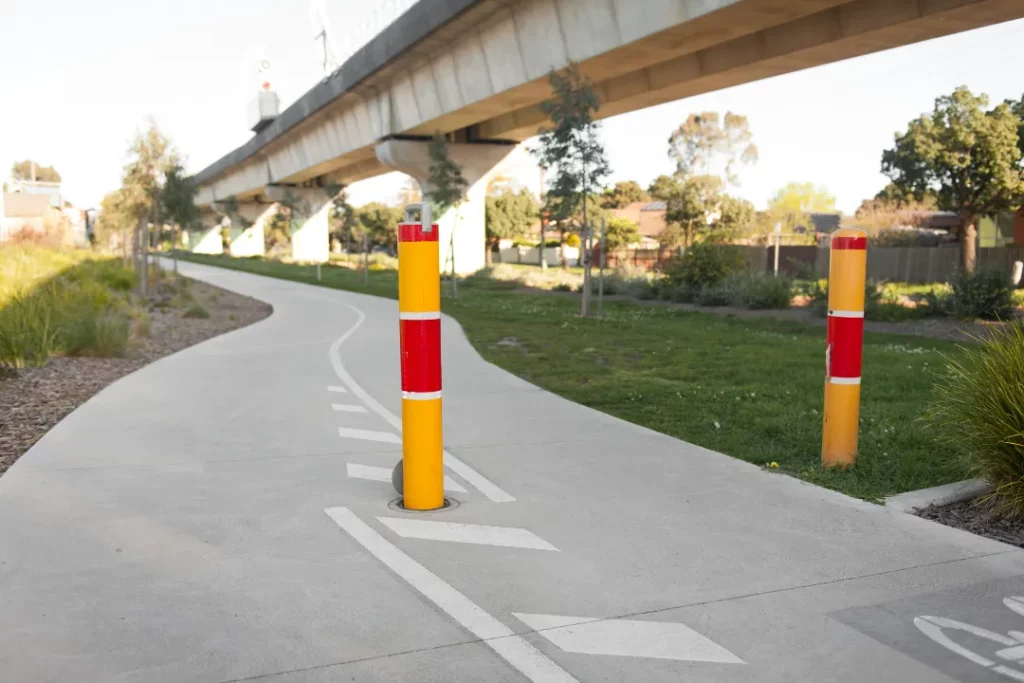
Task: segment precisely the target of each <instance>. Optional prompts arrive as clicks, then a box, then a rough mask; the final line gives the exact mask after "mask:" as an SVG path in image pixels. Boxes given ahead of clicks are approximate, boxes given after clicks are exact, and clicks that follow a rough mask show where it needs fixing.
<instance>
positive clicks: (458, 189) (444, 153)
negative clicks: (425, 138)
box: [427, 133, 469, 298]
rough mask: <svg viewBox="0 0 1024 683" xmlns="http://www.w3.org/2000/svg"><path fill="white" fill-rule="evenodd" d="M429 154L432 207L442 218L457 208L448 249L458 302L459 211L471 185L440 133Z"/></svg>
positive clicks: (452, 281)
mask: <svg viewBox="0 0 1024 683" xmlns="http://www.w3.org/2000/svg"><path fill="white" fill-rule="evenodd" d="M427 152H428V153H429V154H430V170H429V171H428V173H427V186H428V187H429V188H430V192H429V195H430V203H431V204H432V205H433V206H432V208H433V210H434V215H435V216H441V215H442V214H443V213H444V212H445V211H447V210H448V209H450V208H452V207H455V220H454V222H453V223H452V236H451V242H450V244H449V246H448V249H449V255H450V259H451V264H452V271H451V273H452V277H451V283H452V297H453V298H455V297H458V295H459V285H458V280H457V278H456V276H455V272H456V271H455V230H456V228H458V226H459V207H461V206H462V202H463V200H464V199H465V198H466V188H468V187H469V183H468V182H466V179H465V178H464V177H462V169H461V168H459V165H458V164H457V163H455V161H454V160H453V159H452V158H451V156H450V155H449V154H448V142H447V141H446V140H445V139H444V136H442V135H441V134H440V133H437V134H436V135H434V137H433V139H432V140H431V141H430V146H429V147H428V149H427ZM442 248H443V247H442Z"/></svg>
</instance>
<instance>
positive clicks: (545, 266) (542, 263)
mask: <svg viewBox="0 0 1024 683" xmlns="http://www.w3.org/2000/svg"><path fill="white" fill-rule="evenodd" d="M546 227H547V221H546V220H545V219H543V218H541V219H540V264H539V265H540V269H541V270H542V271H543V270H547V269H548V260H547V259H546V258H544V247H545V243H546V242H547V239H548V238H547V235H546V234H545V230H544V229H545V228H546Z"/></svg>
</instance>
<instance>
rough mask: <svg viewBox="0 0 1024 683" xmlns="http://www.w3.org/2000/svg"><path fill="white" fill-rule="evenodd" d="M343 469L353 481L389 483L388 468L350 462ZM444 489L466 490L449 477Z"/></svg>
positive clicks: (446, 479)
mask: <svg viewBox="0 0 1024 683" xmlns="http://www.w3.org/2000/svg"><path fill="white" fill-rule="evenodd" d="M345 467H346V468H347V469H348V476H350V477H352V478H353V479H369V480H370V481H386V482H388V483H391V468H389V467H372V466H370V465H356V464H355V463H351V462H349V463H345ZM444 488H445V490H446V491H455V492H456V493H465V492H466V488H465V487H464V486H463V485H462V484H460V483H459V482H457V481H455V480H454V479H452V478H451V477H449V476H445V478H444Z"/></svg>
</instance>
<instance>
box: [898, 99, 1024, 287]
mask: <svg viewBox="0 0 1024 683" xmlns="http://www.w3.org/2000/svg"><path fill="white" fill-rule="evenodd" d="M987 106H988V97H987V96H985V95H978V96H975V95H973V94H972V93H971V91H970V90H968V89H967V87H966V86H961V87H959V88H957V89H956V90H954V91H953V94H951V95H943V96H942V97H939V98H937V99H936V100H935V107H934V109H933V110H932V113H931V114H930V115H929V114H925V115H922V116H921V117H920V118H918V119H915V120H914V121H911V122H910V124H909V125H908V126H907V130H906V132H905V133H903V134H897V135H896V139H895V146H894V147H893V148H892V149H887V150H885V152H883V153H882V172H883V173H884V174H886V175H887V176H889V178H890V179H891V180H892V182H893V184H894V185H895V186H896V187H898V188H899V189H900V190H901V191H902V192H904V193H906V194H907V195H909V196H913V197H915V198H918V199H920V198H922V197H923V196H924V195H925V193H926V192H929V191H931V192H934V193H935V196H936V197H937V198H938V202H939V206H940V207H941V208H943V209H945V210H949V211H956V212H957V214H958V215H959V217H960V229H959V237H960V262H961V266H962V267H963V269H964V271H966V272H971V271H973V270H974V266H975V261H976V255H977V252H976V249H977V244H976V242H977V234H978V230H977V224H978V220H979V218H980V216H983V215H986V214H995V213H998V212H999V211H1003V210H1006V209H1011V208H1012V209H1016V208H1017V206H1015V204H1016V205H1019V202H1020V199H1021V197H1022V196H1024V167H1022V166H1021V153H1022V151H1021V148H1020V137H1019V132H1018V130H1019V127H1020V124H1021V119H1020V118H1019V117H1018V116H1017V115H1015V114H1014V112H1013V110H1011V108H1010V106H1009V105H1008V104H1006V103H1005V102H1004V103H1003V104H1000V105H999V106H997V107H995V108H994V109H992V110H991V111H985V108H986V107H987Z"/></svg>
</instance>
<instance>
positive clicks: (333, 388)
mask: <svg viewBox="0 0 1024 683" xmlns="http://www.w3.org/2000/svg"><path fill="white" fill-rule="evenodd" d="M327 391H330V392H331V393H334V394H347V393H348V389H346V388H345V387H339V386H335V385H331V386H329V387H327Z"/></svg>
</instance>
